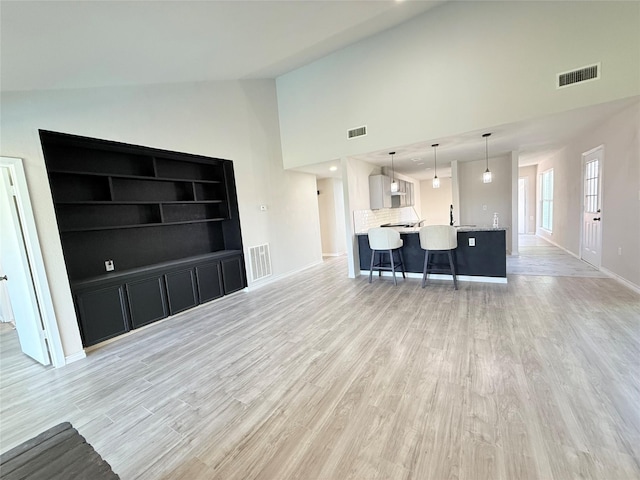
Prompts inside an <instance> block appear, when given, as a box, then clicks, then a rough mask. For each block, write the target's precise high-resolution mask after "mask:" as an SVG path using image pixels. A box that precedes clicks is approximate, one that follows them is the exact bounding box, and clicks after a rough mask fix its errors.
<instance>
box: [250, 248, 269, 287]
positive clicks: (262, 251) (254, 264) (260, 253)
mask: <svg viewBox="0 0 640 480" xmlns="http://www.w3.org/2000/svg"><path fill="white" fill-rule="evenodd" d="M249 257H250V258H251V281H256V280H260V279H261V278H264V277H268V276H269V275H271V254H270V253H269V244H268V243H265V244H264V245H257V246H255V247H249Z"/></svg>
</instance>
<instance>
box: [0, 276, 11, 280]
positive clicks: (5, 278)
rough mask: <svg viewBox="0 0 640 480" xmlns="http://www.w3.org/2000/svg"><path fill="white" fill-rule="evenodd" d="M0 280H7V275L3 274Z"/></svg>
mask: <svg viewBox="0 0 640 480" xmlns="http://www.w3.org/2000/svg"><path fill="white" fill-rule="evenodd" d="M0 280H9V279H8V278H7V276H6V275H5V276H4V277H0Z"/></svg>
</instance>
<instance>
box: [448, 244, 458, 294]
mask: <svg viewBox="0 0 640 480" xmlns="http://www.w3.org/2000/svg"><path fill="white" fill-rule="evenodd" d="M449 266H451V275H453V288H455V289H456V290H457V289H458V281H457V280H456V268H455V267H454V265H453V255H452V254H451V250H449Z"/></svg>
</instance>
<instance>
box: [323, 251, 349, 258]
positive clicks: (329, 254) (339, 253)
mask: <svg viewBox="0 0 640 480" xmlns="http://www.w3.org/2000/svg"><path fill="white" fill-rule="evenodd" d="M346 254H347V252H338V253H323V254H322V256H323V257H341V256H343V255H346Z"/></svg>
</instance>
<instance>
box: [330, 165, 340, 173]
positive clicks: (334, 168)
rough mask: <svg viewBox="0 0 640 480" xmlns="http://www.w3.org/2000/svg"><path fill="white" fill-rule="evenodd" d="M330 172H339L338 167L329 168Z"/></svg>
mask: <svg viewBox="0 0 640 480" xmlns="http://www.w3.org/2000/svg"><path fill="white" fill-rule="evenodd" d="M329 170H330V171H332V172H335V171H336V170H338V167H336V166H335V165H332V166H330V167H329Z"/></svg>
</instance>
